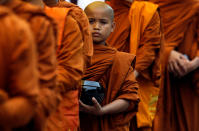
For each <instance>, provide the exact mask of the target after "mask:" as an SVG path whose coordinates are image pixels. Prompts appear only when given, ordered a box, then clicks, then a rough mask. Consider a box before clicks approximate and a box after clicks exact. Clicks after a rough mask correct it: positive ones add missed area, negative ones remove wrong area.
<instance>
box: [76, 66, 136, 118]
mask: <svg viewBox="0 0 199 131" xmlns="http://www.w3.org/2000/svg"><path fill="white" fill-rule="evenodd" d="M133 71H134V70H133V68H132V67H131V68H130V70H129V72H128V75H127V77H126V79H125V81H124V84H123V86H122V87H121V89H120V92H119V95H118V97H117V98H116V100H114V101H113V102H111V103H110V104H107V105H105V106H103V107H101V105H100V104H99V103H98V102H97V100H96V99H95V98H93V99H92V101H93V103H94V106H88V105H85V104H83V103H82V102H81V101H80V111H82V112H86V113H89V114H93V115H106V114H117V113H120V112H125V111H128V110H132V109H134V108H137V104H138V102H139V98H138V93H137V91H138V85H137V82H136V80H135V77H134V74H133Z"/></svg>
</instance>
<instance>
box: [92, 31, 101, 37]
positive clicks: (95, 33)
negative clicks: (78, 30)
mask: <svg viewBox="0 0 199 131" xmlns="http://www.w3.org/2000/svg"><path fill="white" fill-rule="evenodd" d="M92 35H93V36H94V37H99V36H101V34H100V33H98V32H94V33H92Z"/></svg>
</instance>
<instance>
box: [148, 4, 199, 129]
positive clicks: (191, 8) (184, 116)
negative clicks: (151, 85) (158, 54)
mask: <svg viewBox="0 0 199 131" xmlns="http://www.w3.org/2000/svg"><path fill="white" fill-rule="evenodd" d="M150 1H151V2H154V3H157V4H158V5H159V7H160V15H161V17H162V21H163V26H164V34H165V55H164V56H165V57H164V65H165V79H164V86H163V88H162V90H161V91H160V99H159V101H158V111H157V114H156V118H155V125H154V130H155V131H168V130H169V131H198V129H199V124H198V123H199V68H198V67H199V11H198V10H199V1H197V0H150Z"/></svg>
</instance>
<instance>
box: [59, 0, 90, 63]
mask: <svg viewBox="0 0 199 131" xmlns="http://www.w3.org/2000/svg"><path fill="white" fill-rule="evenodd" d="M56 7H60V8H67V9H69V10H70V11H69V15H71V16H72V17H73V18H74V19H75V20H76V21H77V23H78V25H79V28H80V31H81V35H82V40H83V44H84V45H83V49H84V50H83V52H84V57H85V66H88V65H89V64H90V63H91V57H92V55H93V42H92V36H91V33H90V31H89V22H88V18H87V17H86V14H85V13H84V11H83V10H82V9H81V8H80V7H79V6H77V5H75V4H72V3H70V2H66V1H63V0H60V1H59V3H58V4H57V5H56Z"/></svg>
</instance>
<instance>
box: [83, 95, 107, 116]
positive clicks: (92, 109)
mask: <svg viewBox="0 0 199 131" xmlns="http://www.w3.org/2000/svg"><path fill="white" fill-rule="evenodd" d="M92 101H93V104H94V105H93V106H89V105H86V104H84V103H83V102H82V101H79V103H80V111H81V112H85V113H88V114H92V115H96V116H101V115H103V114H104V113H103V110H102V107H101V105H100V104H99V103H98V102H97V100H96V99H95V98H94V97H93V98H92Z"/></svg>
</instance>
